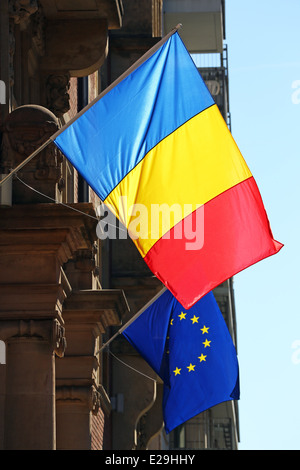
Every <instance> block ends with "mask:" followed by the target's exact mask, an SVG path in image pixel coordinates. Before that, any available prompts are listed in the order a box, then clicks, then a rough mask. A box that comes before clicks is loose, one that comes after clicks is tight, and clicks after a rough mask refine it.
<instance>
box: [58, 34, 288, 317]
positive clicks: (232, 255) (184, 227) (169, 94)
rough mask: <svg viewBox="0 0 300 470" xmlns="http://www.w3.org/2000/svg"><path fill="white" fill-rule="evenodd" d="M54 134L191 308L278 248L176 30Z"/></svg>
mask: <svg viewBox="0 0 300 470" xmlns="http://www.w3.org/2000/svg"><path fill="white" fill-rule="evenodd" d="M53 141H54V142H55V144H56V145H57V146H58V147H59V148H60V149H61V151H62V152H63V153H64V155H65V156H66V157H67V158H68V160H69V161H70V162H71V163H72V164H73V165H74V167H75V168H76V169H77V170H78V171H79V173H81V175H82V176H83V177H84V178H85V180H86V181H87V182H88V184H89V185H90V186H91V188H92V189H93V190H94V191H95V192H96V193H97V194H98V196H99V197H100V199H101V200H102V201H103V202H104V203H105V204H106V205H107V206H108V207H109V208H110V209H111V211H112V212H113V213H114V214H115V215H116V217H117V218H118V219H119V220H120V221H121V222H122V223H123V224H124V225H125V227H126V228H127V230H128V233H129V235H130V236H131V238H132V240H133V242H134V243H135V245H136V247H137V249H138V251H139V252H140V254H141V256H142V257H143V259H144V260H145V262H146V263H147V265H148V266H149V268H150V270H151V271H152V272H153V273H154V274H155V276H156V277H157V278H159V279H160V280H161V281H162V283H163V284H164V285H165V286H166V287H167V288H168V289H169V290H170V291H171V292H172V293H173V295H174V296H175V298H176V299H177V300H178V301H179V302H180V303H181V304H182V305H183V306H184V307H185V308H189V307H191V306H192V305H193V304H194V303H195V302H196V301H197V300H198V299H200V298H201V297H203V296H204V295H205V294H206V293H208V292H209V291H211V290H212V289H213V288H214V287H216V286H217V285H219V284H221V283H222V282H223V281H225V280H226V279H228V278H229V277H231V276H233V275H235V274H236V273H238V272H239V271H241V270H243V269H245V268H246V267H248V266H250V265H252V264H254V263H256V262H257V261H259V260H261V259H263V258H266V257H268V256H270V255H273V254H275V253H276V252H278V251H279V250H280V248H281V247H282V244H280V243H279V242H277V241H275V240H274V239H273V236H272V233H271V229H270V226H269V221H268V218H267V214H266V212H265V209H264V206H263V202H262V199H261V196H260V193H259V190H258V188H257V185H256V183H255V180H254V178H253V176H252V174H251V172H250V170H249V168H248V166H247V165H246V163H245V161H244V159H243V157H242V155H241V153H240V151H239V149H238V147H237V145H236V143H235V142H234V140H233V138H232V136H231V133H230V131H229V130H228V127H227V125H226V123H225V121H224V119H223V117H222V115H221V114H220V111H219V109H218V107H217V105H216V104H215V102H214V101H213V98H212V97H211V95H210V93H209V91H208V89H207V87H206V85H205V83H204V81H203V79H202V78H201V76H200V74H199V72H198V70H197V68H196V66H195V64H194V62H193V60H192V58H191V56H190V55H189V53H188V52H187V50H186V48H185V46H184V44H183V43H182V40H181V38H180V36H179V34H178V33H177V32H175V33H173V34H170V35H169V37H168V38H167V39H166V40H165V41H164V42H163V43H162V45H161V46H160V47H158V48H157V49H156V50H154V51H153V53H150V54H148V56H147V58H146V59H145V60H144V61H143V62H142V63H141V64H140V65H138V66H137V68H135V69H134V70H133V71H132V72H131V73H129V74H128V75H127V76H125V77H124V78H123V79H122V80H120V81H119V82H118V83H117V84H116V85H115V86H113V87H112V88H110V89H109V91H107V92H105V93H104V94H103V95H100V96H99V98H98V99H96V100H95V102H94V103H92V104H91V105H90V106H89V107H88V108H87V109H86V110H84V112H83V113H81V114H80V115H79V116H78V117H77V118H76V119H75V120H74V121H72V122H71V123H69V124H68V125H67V126H66V128H63V129H62V132H59V133H58V135H57V134H56V135H55V136H54V137H53Z"/></svg>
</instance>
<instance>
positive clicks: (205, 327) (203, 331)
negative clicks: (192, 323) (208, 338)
mask: <svg viewBox="0 0 300 470" xmlns="http://www.w3.org/2000/svg"><path fill="white" fill-rule="evenodd" d="M200 330H201V331H202V334H203V335H204V333H208V330H209V327H207V326H205V325H204V327H203V328H200Z"/></svg>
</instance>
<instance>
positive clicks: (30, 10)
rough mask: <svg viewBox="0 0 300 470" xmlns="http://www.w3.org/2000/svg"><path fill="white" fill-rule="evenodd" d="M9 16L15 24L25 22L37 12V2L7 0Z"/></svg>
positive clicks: (32, 0) (35, 0)
mask: <svg viewBox="0 0 300 470" xmlns="http://www.w3.org/2000/svg"><path fill="white" fill-rule="evenodd" d="M8 4H9V16H10V18H12V19H13V21H14V23H15V24H20V23H22V22H26V21H27V20H28V18H29V17H30V16H31V15H33V14H34V13H35V12H36V11H37V10H38V1H37V0H9V2H8Z"/></svg>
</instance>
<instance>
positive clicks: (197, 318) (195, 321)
mask: <svg viewBox="0 0 300 470" xmlns="http://www.w3.org/2000/svg"><path fill="white" fill-rule="evenodd" d="M198 320H199V317H196V315H194V316H193V318H191V321H192V322H193V324H194V323H198Z"/></svg>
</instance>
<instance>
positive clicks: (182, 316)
mask: <svg viewBox="0 0 300 470" xmlns="http://www.w3.org/2000/svg"><path fill="white" fill-rule="evenodd" d="M186 315H187V313H185V312H181V313H180V314H179V315H178V317H179V321H183V320H187V318H186ZM173 321H174V319H173V318H172V320H171V321H170V325H173ZM190 321H191V322H192V324H193V325H194V324H196V323H197V324H199V317H196V315H194V316H193V317H192V318H190ZM209 328H210V327H208V326H206V325H203V327H202V328H200V330H201V331H202V335H206V334H209ZM202 344H203V345H204V348H205V349H206V348H210V345H211V341H209V340H208V339H207V338H205V341H203V343H202ZM206 358H207V355H204V354H203V353H201V355H200V356H198V359H199V362H200V363H201V362H206ZM195 367H196V364H192V363H190V365H189V366H187V367H186V368H187V369H188V372H195ZM181 371H182V368H179V367H176V368H175V370H173V373H174V375H175V376H176V375H180V374H181Z"/></svg>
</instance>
